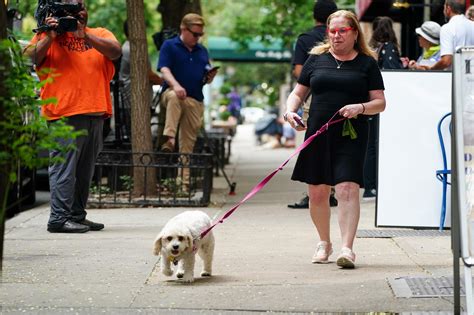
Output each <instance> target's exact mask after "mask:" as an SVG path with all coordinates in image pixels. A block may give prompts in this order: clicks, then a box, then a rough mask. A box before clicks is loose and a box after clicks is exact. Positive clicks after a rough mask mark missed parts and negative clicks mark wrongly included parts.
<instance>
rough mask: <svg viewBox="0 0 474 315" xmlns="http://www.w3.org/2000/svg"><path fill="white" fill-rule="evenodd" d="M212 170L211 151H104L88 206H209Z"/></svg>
mask: <svg viewBox="0 0 474 315" xmlns="http://www.w3.org/2000/svg"><path fill="white" fill-rule="evenodd" d="M212 170H213V156H212V154H209V153H200V154H180V153H132V152H127V151H103V152H101V153H100V155H99V158H98V159H97V162H96V171H95V176H94V180H93V184H92V186H91V189H90V195H89V203H88V206H89V207H99V208H102V207H110V206H128V207H130V206H163V207H176V206H190V207H191V206H207V205H208V204H209V202H210V194H211V190H212V175H213V174H212ZM139 187H142V188H139Z"/></svg>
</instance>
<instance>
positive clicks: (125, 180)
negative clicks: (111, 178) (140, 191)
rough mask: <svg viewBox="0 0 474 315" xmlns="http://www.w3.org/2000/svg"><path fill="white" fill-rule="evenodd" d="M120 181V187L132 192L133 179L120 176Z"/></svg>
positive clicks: (127, 176)
mask: <svg viewBox="0 0 474 315" xmlns="http://www.w3.org/2000/svg"><path fill="white" fill-rule="evenodd" d="M119 178H120V180H121V181H122V186H123V188H125V189H126V190H132V188H133V178H132V177H131V176H129V175H122V176H120V177H119Z"/></svg>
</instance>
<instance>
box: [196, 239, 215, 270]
mask: <svg viewBox="0 0 474 315" xmlns="http://www.w3.org/2000/svg"><path fill="white" fill-rule="evenodd" d="M206 237H207V238H208V240H207V242H206V243H205V244H203V245H202V246H201V247H200V248H199V251H198V254H199V257H201V259H202V262H203V266H202V272H201V276H202V277H210V276H211V275H212V259H213V257H214V242H215V241H214V235H213V234H212V233H209V234H208V235H207V236H206Z"/></svg>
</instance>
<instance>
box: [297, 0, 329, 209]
mask: <svg viewBox="0 0 474 315" xmlns="http://www.w3.org/2000/svg"><path fill="white" fill-rule="evenodd" d="M336 11H337V5H336V3H335V2H334V1H333V0H318V1H316V2H315V3H314V6H313V18H314V24H315V26H314V27H313V28H312V29H311V30H310V31H308V32H305V33H302V34H300V35H299V36H298V39H297V40H296V44H295V51H294V53H293V76H294V78H295V79H296V80H298V78H299V76H300V74H301V69H302V68H303V65H304V63H305V62H306V60H307V59H308V57H309V51H310V50H311V49H312V48H313V47H314V46H316V45H318V44H319V43H322V42H323V41H324V39H325V38H326V20H327V19H328V16H329V15H331V14H332V13H334V12H336ZM310 103H311V97H309V98H308V99H307V100H305V102H304V105H303V122H305V123H306V119H307V118H308V110H309V104H310ZM330 205H331V206H337V200H336V198H334V193H331V196H330ZM288 207H289V208H293V209H308V208H309V197H308V195H305V196H304V197H303V198H302V199H301V200H300V201H299V202H296V203H294V204H289V205H288Z"/></svg>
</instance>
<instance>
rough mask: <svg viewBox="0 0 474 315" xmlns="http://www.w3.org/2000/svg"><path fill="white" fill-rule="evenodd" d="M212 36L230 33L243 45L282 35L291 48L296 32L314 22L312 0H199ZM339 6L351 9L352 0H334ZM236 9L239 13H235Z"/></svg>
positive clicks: (284, 41) (286, 45) (285, 43)
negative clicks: (206, 15)
mask: <svg viewBox="0 0 474 315" xmlns="http://www.w3.org/2000/svg"><path fill="white" fill-rule="evenodd" d="M201 2H202V4H203V8H204V11H205V13H207V14H208V16H209V17H206V19H208V20H209V25H210V26H211V27H215V28H216V30H212V34H213V35H223V36H230V37H231V38H232V39H233V40H236V41H237V42H239V43H241V44H243V45H245V44H247V43H248V42H250V41H251V40H253V39H255V38H259V39H261V40H263V41H264V42H265V41H266V42H269V41H270V40H272V39H275V38H281V39H282V40H283V43H284V45H285V47H287V48H292V47H293V43H294V41H295V40H296V37H297V36H298V34H300V33H301V32H303V31H306V30H308V29H310V28H311V27H312V26H313V25H314V20H313V3H314V1H308V0H241V1H235V2H234V1H232V2H230V1H225V0H201ZM336 3H337V5H338V7H339V8H340V9H349V10H353V9H354V5H355V0H337V1H336ZM236 12H238V14H236Z"/></svg>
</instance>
